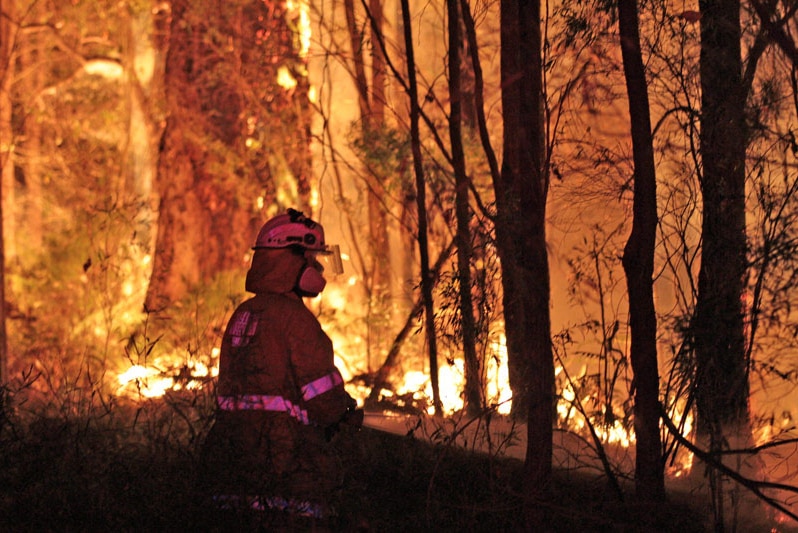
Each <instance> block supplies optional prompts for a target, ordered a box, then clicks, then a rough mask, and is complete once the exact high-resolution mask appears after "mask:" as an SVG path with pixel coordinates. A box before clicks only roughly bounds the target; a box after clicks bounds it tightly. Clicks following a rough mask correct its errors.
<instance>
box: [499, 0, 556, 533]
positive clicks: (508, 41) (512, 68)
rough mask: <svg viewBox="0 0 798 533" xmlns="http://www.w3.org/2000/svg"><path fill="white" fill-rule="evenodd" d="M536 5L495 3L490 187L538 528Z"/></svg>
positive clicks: (543, 258)
mask: <svg viewBox="0 0 798 533" xmlns="http://www.w3.org/2000/svg"><path fill="white" fill-rule="evenodd" d="M541 69H542V65H541V34H540V2H539V1H538V0H533V1H530V2H526V1H521V0H503V1H502V3H501V82H502V109H503V110H504V112H503V118H504V135H503V138H504V151H503V161H502V170H501V179H500V180H499V181H498V182H496V183H494V188H495V190H496V206H497V220H496V235H497V241H498V250H499V257H500V258H501V262H502V282H503V288H504V297H503V304H504V317H505V330H506V335H507V353H508V364H509V371H510V380H511V381H510V384H511V387H512V390H513V414H514V416H515V417H516V418H518V417H519V416H526V418H527V423H528V427H527V430H528V443H527V452H526V467H525V485H526V489H525V491H526V492H525V495H526V506H525V507H526V512H527V520H528V524H529V526H530V527H534V526H536V525H538V526H539V525H540V521H541V520H543V515H542V514H541V513H542V510H541V509H542V508H541V506H539V505H537V504H536V501H537V500H539V499H542V498H545V497H546V495H547V491H548V487H549V483H550V481H551V475H552V466H551V459H552V431H553V423H554V405H555V404H554V361H553V358H552V347H551V318H550V309H549V297H550V282H549V265H548V252H547V250H546V198H547V195H548V178H547V172H546V170H545V169H544V143H543V119H542V117H543V113H542V71H541Z"/></svg>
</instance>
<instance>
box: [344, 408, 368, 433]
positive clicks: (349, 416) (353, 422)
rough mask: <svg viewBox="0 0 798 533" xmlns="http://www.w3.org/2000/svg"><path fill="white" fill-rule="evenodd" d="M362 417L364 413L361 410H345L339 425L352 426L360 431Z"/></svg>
mask: <svg viewBox="0 0 798 533" xmlns="http://www.w3.org/2000/svg"><path fill="white" fill-rule="evenodd" d="M364 416H365V413H364V412H363V409H347V410H346V413H344V417H343V418H342V419H341V423H343V424H346V425H348V426H352V427H353V428H355V429H360V428H362V427H363V417H364Z"/></svg>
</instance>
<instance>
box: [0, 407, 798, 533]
mask: <svg viewBox="0 0 798 533" xmlns="http://www.w3.org/2000/svg"><path fill="white" fill-rule="evenodd" d="M180 413H182V414H181V416H180V417H177V418H174V417H172V418H157V417H149V418H147V416H146V413H142V411H140V410H138V411H136V410H134V411H130V413H129V415H130V417H133V418H130V419H125V417H122V416H120V415H118V414H115V415H113V418H114V420H115V422H114V423H108V421H107V420H104V419H102V418H91V419H87V418H85V417H76V418H72V417H69V416H62V417H58V418H51V417H47V418H41V419H38V420H28V421H27V422H26V423H25V424H24V425H23V424H21V423H20V422H19V421H18V420H13V419H9V418H8V417H6V418H0V437H1V438H0V531H10V532H26V531H31V532H33V531H36V532H39V531H57V532H61V531H65V532H67V531H91V532H94V531H97V532H99V531H103V532H105V531H114V532H124V531H131V532H132V531H247V530H255V531H270V530H271V527H270V525H268V524H267V525H266V526H263V525H262V523H261V522H262V520H263V519H264V518H263V517H261V516H260V515H258V514H257V513H255V514H248V513H239V514H235V515H231V514H229V513H227V512H223V511H219V510H218V509H216V508H215V507H213V506H210V505H208V504H207V501H206V500H205V499H203V498H202V497H201V495H198V493H197V490H196V486H197V483H196V480H197V479H198V475H199V471H198V469H199V466H198V465H199V462H198V460H197V450H198V449H199V448H200V446H201V442H200V441H201V436H200V433H199V432H198V433H196V434H193V433H192V432H191V431H189V433H188V438H186V437H185V435H186V434H185V429H183V430H181V431H182V432H183V433H182V434H181V435H182V436H181V438H179V439H178V438H175V432H177V431H178V427H179V423H178V422H179V420H180V419H181V417H182V418H187V417H186V410H185V409H183V410H181V411H180ZM110 416H111V415H109V417H110ZM369 419H370V420H369ZM125 420H127V422H125V423H123V422H124V421H125ZM131 423H132V424H133V425H136V427H138V428H141V427H145V428H146V438H144V437H142V436H141V434H140V433H139V434H138V435H139V437H138V438H137V437H134V436H133V435H132V434H131V433H130V432H129V431H127V430H126V429H121V430H120V428H130V427H131V425H130V424H131ZM384 423H386V424H387V423H393V424H394V426H393V429H392V430H391V431H384V429H386V428H385V427H383V428H380V430H377V429H374V426H375V425H378V420H377V419H375V418H374V417H368V418H367V424H369V427H364V428H363V429H362V430H361V431H359V432H357V433H354V434H341V435H339V436H338V437H337V438H336V439H335V441H334V443H335V446H336V450H337V452H338V457H339V459H340V460H341V462H342V464H343V466H344V467H345V468H346V471H347V472H348V476H347V479H346V483H345V485H344V488H343V490H342V492H341V494H340V495H339V496H340V497H339V499H338V503H337V505H336V508H337V510H338V516H339V518H338V519H336V520H335V521H334V522H333V523H332V525H331V528H330V529H331V530H333V531H374V532H380V533H383V532H385V533H388V532H394V531H395V532H410V531H413V532H415V531H457V532H460V531H474V532H479V531H485V532H499V531H509V532H512V531H525V530H526V529H525V528H524V519H523V513H522V497H523V492H522V486H523V466H524V465H523V461H522V460H521V459H519V458H517V457H513V456H512V454H504V453H485V452H484V451H477V450H475V449H467V447H466V446H462V445H460V444H461V443H459V442H458V439H461V438H462V439H465V438H466V435H467V432H466V431H458V430H457V429H456V430H455V431H454V434H455V436H453V433H452V431H451V428H449V429H448V430H447V431H444V430H443V428H437V429H436V428H432V429H430V428H425V427H423V424H419V423H417V424H415V425H410V426H408V425H407V421H406V420H405V422H404V424H405V425H404V426H402V425H401V423H400V421H399V420H392V421H391V420H387V421H384ZM460 429H463V428H460ZM505 436H506V437H507V439H508V440H505V441H503V442H502V441H501V438H499V437H497V440H496V441H495V442H492V443H491V444H490V446H489V447H488V448H489V451H491V449H492V447H493V446H496V447H497V448H495V449H493V451H495V452H499V451H500V450H499V449H500V448H501V447H502V446H505V447H506V448H507V449H509V448H512V446H517V442H516V441H515V440H514V439H515V436H512V435H509V436H507V435H505ZM473 443H474V441H472V444H473ZM511 443H512V446H510V444H511ZM454 444H456V445H454ZM607 479H608V478H607V476H606V475H603V474H602V472H601V471H600V470H596V469H593V468H584V469H580V468H577V467H575V463H574V464H568V465H563V464H559V465H558V466H556V467H555V475H554V480H553V483H552V487H551V490H550V491H549V492H548V494H549V496H548V497H547V499H546V500H545V501H540V502H539V509H540V510H541V512H542V516H543V517H544V518H543V519H542V520H541V523H540V524H539V525H538V526H537V527H535V528H534V530H533V531H540V532H560V531H562V532H569V533H571V532H580V533H581V532H585V533H587V532H641V533H643V532H645V533H650V532H667V531H678V532H680V533H690V532H704V531H711V530H712V527H711V516H710V514H709V512H708V507H707V506H706V505H705V499H703V498H701V497H699V496H697V495H696V494H694V493H691V492H689V491H684V490H681V489H680V490H675V491H669V495H668V496H669V497H668V499H667V502H666V503H660V504H656V505H642V504H637V503H634V500H633V498H632V494H633V491H632V488H631V484H630V481H629V480H628V479H621V480H620V484H621V486H622V492H623V494H618V492H617V491H614V490H609V489H608V486H609V484H608V483H607ZM266 521H267V522H268V520H266ZM268 523H271V522H268ZM737 526H738V527H737V529H736V531H744V532H745V531H752V532H753V531H764V532H767V531H771V532H773V531H778V532H787V531H791V530H790V529H789V528H787V527H778V528H776V527H773V526H772V525H771V524H767V523H766V522H763V521H760V520H758V519H753V520H752V519H751V518H750V517H748V518H747V524H742V523H738V524H737ZM289 530H297V531H302V530H303V529H302V528H301V527H298V528H293V529H289ZM308 530H310V528H308ZM729 531H731V529H729Z"/></svg>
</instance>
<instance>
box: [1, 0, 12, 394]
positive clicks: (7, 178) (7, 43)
mask: <svg viewBox="0 0 798 533" xmlns="http://www.w3.org/2000/svg"><path fill="white" fill-rule="evenodd" d="M15 19H16V17H15V10H14V0H10V1H9V0H0V185H1V186H0V387H2V386H3V385H5V384H6V382H7V381H8V340H7V339H6V298H5V287H6V274H5V272H6V255H5V230H6V228H5V226H6V224H5V222H4V221H5V213H6V207H7V205H8V204H7V201H8V200H7V198H6V193H5V192H6V183H12V184H13V182H14V163H13V158H12V152H11V147H12V146H13V145H14V143H13V138H12V137H13V131H12V128H11V109H12V105H11V90H10V89H11V78H12V77H13V73H14V61H13V50H14V47H13V44H12V43H13V41H14V34H15V28H14V27H13V25H12V21H13V20H15ZM0 400H1V398H0Z"/></svg>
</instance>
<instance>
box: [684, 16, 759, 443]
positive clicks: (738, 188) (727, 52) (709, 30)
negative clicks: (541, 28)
mask: <svg viewBox="0 0 798 533" xmlns="http://www.w3.org/2000/svg"><path fill="white" fill-rule="evenodd" d="M699 6H700V9H701V54H700V60H701V95H702V96H701V106H702V111H701V133H700V142H701V160H702V163H703V168H702V173H701V192H702V195H703V222H702V228H701V229H702V234H701V235H702V243H703V244H702V246H703V248H702V252H701V268H700V270H699V274H698V298H697V302H696V312H695V319H694V335H695V355H696V377H695V391H696V406H697V411H698V431H699V433H702V434H704V435H707V434H712V433H716V432H718V431H720V432H722V427H723V426H725V425H731V426H733V427H737V426H738V425H739V424H742V425H743V426H745V425H747V423H748V396H749V384H748V370H749V362H748V361H747V359H746V351H745V333H744V328H745V324H744V310H743V294H744V290H745V286H746V276H747V266H746V231H745V152H746V146H747V132H746V127H745V104H746V91H745V88H744V84H743V80H742V60H741V52H740V47H741V45H740V39H741V31H740V3H739V0H701V2H700V3H699Z"/></svg>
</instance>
